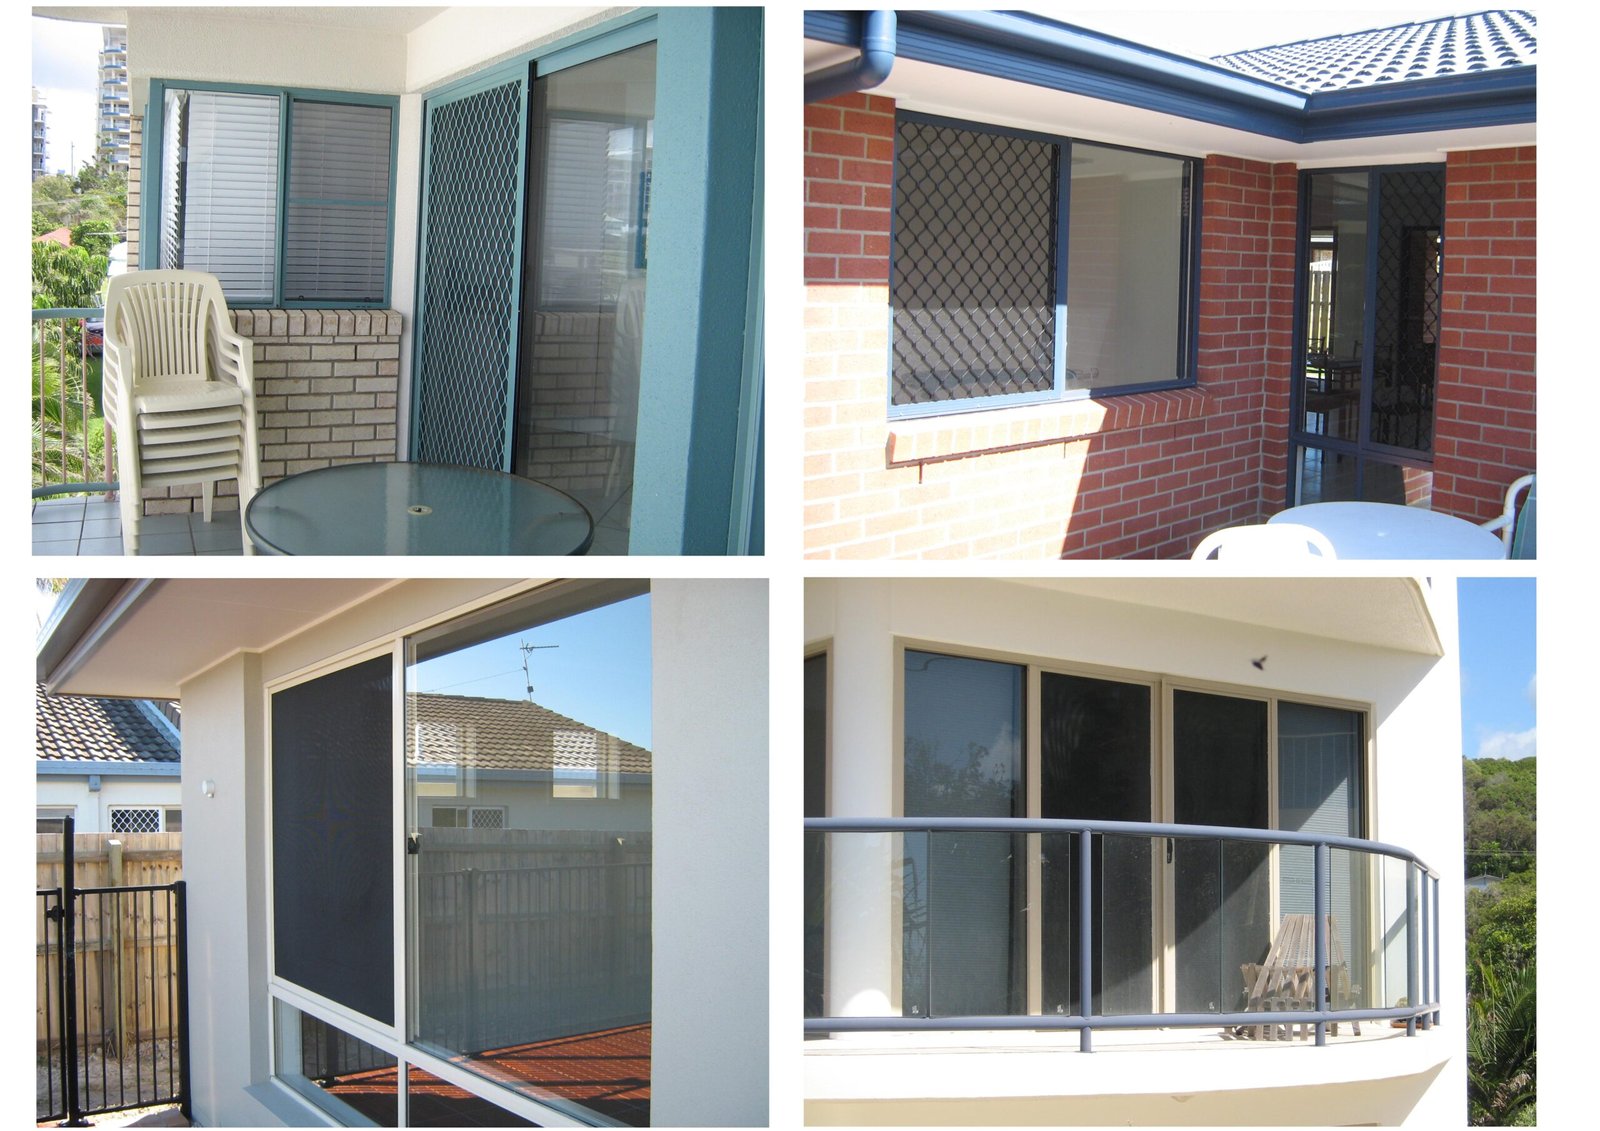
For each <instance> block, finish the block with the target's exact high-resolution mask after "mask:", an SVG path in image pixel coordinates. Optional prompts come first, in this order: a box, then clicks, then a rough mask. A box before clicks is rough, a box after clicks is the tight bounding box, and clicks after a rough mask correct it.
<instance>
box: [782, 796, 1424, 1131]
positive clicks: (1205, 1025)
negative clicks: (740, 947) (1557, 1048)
mask: <svg viewBox="0 0 1600 1131" xmlns="http://www.w3.org/2000/svg"><path fill="white" fill-rule="evenodd" d="M805 827H806V857H805V862H806V880H805V888H806V913H805V922H806V940H805V962H806V979H805V991H806V994H805V1004H806V1020H805V1032H806V1036H807V1038H808V1043H807V1057H806V1060H807V1068H806V1074H807V1086H806V1094H807V1104H808V1107H807V1118H808V1121H810V1122H822V1123H834V1122H843V1123H849V1122H857V1123H859V1122H894V1123H900V1122H912V1123H942V1122H950V1121H956V1122H970V1121H973V1120H976V1121H977V1122H983V1123H996V1124H1004V1123H1017V1122H1038V1121H1044V1122H1126V1121H1127V1118H1128V1117H1129V1114H1130V1113H1136V1114H1137V1117H1136V1118H1134V1120H1133V1121H1134V1122H1150V1123H1161V1122H1167V1123H1171V1122H1191V1121H1193V1122H1208V1121H1214V1119H1218V1120H1220V1121H1222V1122H1230V1123H1238V1122H1256V1121H1257V1119H1256V1118H1254V1117H1248V1118H1247V1117H1245V1116H1244V1115H1242V1114H1241V1112H1244V1111H1249V1112H1253V1113H1257V1114H1259V1115H1260V1116H1261V1118H1262V1119H1265V1120H1266V1121H1268V1122H1306V1121H1307V1118H1306V1113H1305V1112H1304V1111H1303V1110H1302V1111H1300V1113H1299V1115H1298V1116H1297V1115H1295V1114H1294V1110H1295V1105H1296V1104H1300V1103H1303V1102H1305V1101H1306V1100H1307V1098H1308V1097H1309V1096H1310V1094H1311V1093H1310V1092H1309V1091H1305V1090H1306V1089H1317V1090H1320V1091H1319V1094H1321V1095H1322V1096H1323V1101H1320V1102H1326V1103H1331V1104H1333V1105H1335V1106H1333V1107H1330V1108H1327V1109H1326V1110H1328V1111H1336V1112H1337V1114H1338V1118H1337V1119H1335V1120H1333V1121H1334V1122H1340V1123H1344V1122H1388V1121H1390V1117H1391V1116H1392V1115H1393V1113H1394V1112H1396V1111H1397V1110H1398V1111H1404V1110H1408V1105H1409V1104H1412V1103H1415V1100H1416V1096H1418V1095H1420V1094H1421V1092H1422V1090H1424V1089H1425V1087H1426V1081H1427V1080H1428V1079H1431V1076H1432V1074H1433V1073H1434V1072H1436V1071H1437V1069H1438V1066H1439V1065H1440V1064H1441V1063H1442V1062H1443V1061H1444V1060H1445V1059H1446V1058H1447V1057H1448V1056H1449V1055H1450V1051H1451V1050H1450V1046H1449V1045H1448V1043H1447V1041H1448V1038H1443V1039H1433V1034H1432V1032H1431V1031H1432V1030H1433V1029H1434V1028H1435V1027H1436V1026H1438V1025H1439V1024H1440V1022H1441V1016H1440V1009H1439V996H1440V995H1439V984H1440V983H1439V968H1440V967H1439V961H1440V955H1439V934H1440V932H1439V922H1440V920H1439V877H1438V875H1437V873H1435V872H1433V871H1432V870H1431V869H1429V868H1428V867H1427V866H1426V865H1425V864H1423V863H1422V862H1421V861H1420V860H1418V859H1417V858H1416V856H1415V855H1413V854H1412V853H1410V852H1408V851H1407V850H1405V849H1403V848H1398V847H1395V846H1392V845H1387V844H1382V843H1379V842H1375V841H1367V840H1359V839H1356V838H1351V837H1344V836H1331V835H1319V834H1313V833H1291V832H1284V831H1268V830H1258V829H1242V828H1238V829H1236V828H1221V827H1215V826H1202V825H1180V824H1151V823H1142V822H1117V821H1087V820H1041V819H1009V820H1001V819H989V818H959V817H957V818H928V817H919V818H899V819H865V818H813V819H808V820H807V821H806V823H805ZM1085 940H1087V945H1085V944H1084V943H1085ZM1085 986H1087V987H1089V993H1088V995H1087V1001H1085V994H1084V993H1083V992H1082V988H1083V987H1085ZM1407 1038H1412V1039H1410V1040H1408V1039H1407ZM1314 1050H1315V1051H1314ZM1000 1054H1003V1055H1000ZM1086 1054H1090V1055H1086ZM1219 1056H1221V1057H1222V1059H1220V1060H1219V1059H1218V1058H1219ZM1268 1056H1270V1057H1271V1059H1270V1060H1269V1061H1263V1059H1262V1058H1263V1057H1268ZM1091 1066H1092V1067H1091ZM1042 1081H1048V1083H1042ZM1245 1093H1248V1094H1249V1098H1248V1100H1246V1099H1244V1098H1242V1097H1243V1096H1244V1094H1245ZM1191 1098H1193V1099H1195V1100H1196V1103H1195V1107H1194V1108H1193V1109H1192V1110H1189V1111H1187V1112H1184V1113H1179V1112H1177V1111H1176V1110H1173V1109H1171V1107H1170V1105H1171V1104H1172V1103H1173V1102H1174V1101H1175V1100H1188V1099H1191ZM1069 1099H1070V1101H1071V1105H1073V1106H1072V1107H1071V1114H1070V1118H1069V1116H1068V1113H1067V1111H1066V1110H1064V1109H1063V1108H1061V1107H1060V1106H1055V1105H1060V1104H1065V1103H1067V1101H1068V1100H1069ZM1246 1103H1248V1105H1249V1106H1248V1107H1246V1106H1241V1105H1243V1104H1246ZM973 1105H977V1106H973ZM1208 1105H1211V1106H1210V1107H1208ZM1213 1108H1214V1110H1213ZM1208 1110H1211V1111H1212V1115H1205V1114H1204V1112H1205V1111H1208ZM891 1112H892V1114H890V1113H891ZM874 1113H876V1114H874ZM1311 1121H1314V1122H1324V1121H1327V1119H1326V1116H1325V1115H1324V1116H1318V1117H1317V1118H1315V1119H1313V1120H1311Z"/></svg>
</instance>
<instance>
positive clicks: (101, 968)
mask: <svg viewBox="0 0 1600 1131" xmlns="http://www.w3.org/2000/svg"><path fill="white" fill-rule="evenodd" d="M61 826H62V838H61V841H62V861H61V865H62V866H61V876H62V886H61V887H57V888H48V889H41V890H40V891H39V893H38V899H39V905H38V927H37V931H38V934H37V939H38V954H39V960H38V994H39V997H38V1016H39V1025H38V1032H37V1035H36V1039H37V1041H38V1062H39V1073H38V1090H37V1096H38V1104H37V1107H38V1119H39V1121H40V1122H41V1123H42V1122H45V1121H47V1120H61V1121H63V1122H64V1123H65V1125H67V1126H84V1125H85V1123H86V1120H85V1118H84V1117H85V1116H89V1115H100V1114H103V1113H106V1112H113V1111H126V1110H129V1109H131V1108H140V1107H150V1106H154V1105H158V1104H177V1105H178V1106H179V1108H180V1109H181V1110H182V1112H183V1114H184V1117H185V1118H190V1117H191V1112H190V1097H189V988H188V982H189V977H188V975H189V962H188V942H187V939H188V929H187V922H188V915H187V905H186V902H185V900H186V896H185V889H184V883H183V881H182V880H179V881H177V882H176V883H172V884H164V885H156V886H144V887H112V888H78V887H76V886H75V882H74V881H75V876H74V867H75V861H74V859H73V831H74V830H73V822H72V818H70V817H67V818H63V819H62V821H61Z"/></svg>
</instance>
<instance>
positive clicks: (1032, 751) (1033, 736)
mask: <svg viewBox="0 0 1600 1131" xmlns="http://www.w3.org/2000/svg"><path fill="white" fill-rule="evenodd" d="M907 652H932V653H934V654H936V655H941V656H949V657H953V658H957V659H966V660H984V661H989V662H992V663H1002V664H1012V665H1016V666H1018V667H1020V668H1021V669H1022V672H1023V701H1022V709H1023V715H1024V733H1023V749H1022V790H1023V795H1024V806H1025V809H1026V812H1027V815H1028V816H1029V817H1030V818H1033V817H1037V816H1038V815H1039V813H1040V809H1041V805H1042V800H1043V798H1042V789H1041V783H1042V773H1043V764H1042V755H1043V751H1042V740H1043V738H1042V724H1043V720H1042V718H1041V712H1042V700H1041V694H1042V692H1041V677H1042V676H1043V675H1045V674H1056V675H1066V676H1076V677H1080V678H1085V679H1095V680H1104V681H1108V682H1114V683H1125V684H1133V685H1138V686H1143V687H1146V688H1148V689H1149V692H1150V716H1151V719H1150V722H1151V731H1150V811H1151V814H1152V817H1151V821H1152V822H1155V823H1163V822H1169V821H1171V820H1172V813H1173V805H1174V797H1173V776H1174V753H1173V743H1174V741H1175V738H1176V730H1177V728H1176V724H1175V721H1174V706H1173V693H1174V692H1178V691H1185V692H1194V693H1198V694H1204V695H1218V696H1226V697H1230V698H1239V699H1250V700H1255V701H1258V702H1264V703H1265V704H1266V705H1267V749H1268V762H1267V783H1266V788H1267V803H1268V828H1269V829H1271V830H1275V831H1282V815H1281V812H1280V805H1279V802H1280V798H1279V783H1280V777H1279V764H1280V759H1281V750H1280V735H1279V726H1278V711H1279V705H1280V704H1281V703H1283V702H1290V703H1295V704H1303V705H1306V706H1313V707H1326V708H1331V709H1334V710H1342V711H1349V712H1351V713H1353V714H1356V715H1359V716H1360V718H1361V726H1362V734H1361V751H1360V755H1359V758H1358V767H1357V768H1358V772H1359V775H1360V781H1359V783H1358V789H1357V796H1358V801H1359V821H1358V823H1359V825H1360V831H1359V832H1358V833H1357V836H1359V837H1361V838H1362V839H1367V840H1371V839H1373V838H1374V836H1375V833H1374V827H1373V822H1374V815H1375V814H1376V813H1377V812H1378V807H1379V806H1378V796H1377V773H1376V766H1377V729H1376V727H1375V725H1374V720H1375V719H1376V717H1377V706H1376V704H1375V703H1372V702H1370V701H1363V700H1355V699H1343V698H1339V697H1337V696H1329V695H1320V694H1310V693H1306V694H1301V693H1298V692H1291V691H1287V690H1283V689H1275V688H1268V687H1257V686H1252V685H1248V684H1235V683H1226V682H1221V681H1217V680H1209V679H1204V678H1194V677H1186V676H1177V675H1172V674H1170V673H1163V672H1156V671H1145V670H1138V669H1127V668H1117V667H1110V666H1105V665H1099V664H1095V663H1092V662H1079V661H1075V660H1072V659H1065V658H1062V659H1057V658H1052V657H1047V656H1042V655H1034V654H1023V653H1016V652H1008V651H1003V650H998V649H991V648H986V647H984V646H982V645H967V644H961V643H956V642H953V641H948V640H944V641H941V640H934V639H927V638H922V637H910V636H898V635H897V636H895V637H894V641H893V663H894V704H893V710H894V732H893V733H894V739H893V747H892V749H893V754H892V757H893V785H892V790H893V793H892V796H893V800H894V805H893V810H894V811H893V812H892V813H891V814H890V815H891V816H894V817H904V816H905V815H906V813H905V732H906V718H905V712H906V693H905V665H906V653H907ZM807 655H808V657H809V655H810V653H809V652H808V654H807ZM831 731H832V720H831V718H830V720H829V734H830V740H831ZM828 812H829V815H832V812H833V810H832V806H831V798H830V806H829V810H828ZM1027 835H1029V839H1030V843H1033V844H1036V843H1037V835H1038V834H1027ZM1278 855H1279V854H1278V853H1276V852H1274V853H1273V854H1272V864H1271V873H1270V874H1271V880H1270V891H1271V898H1272V900H1273V903H1274V907H1276V904H1277V901H1278V899H1279V897H1280V891H1279V870H1280V864H1279V860H1278ZM1151 867H1152V873H1151V878H1152V888H1151V898H1152V901H1153V906H1152V915H1151V929H1152V934H1151V955H1152V979H1153V1000H1152V1003H1151V1005H1152V1010H1153V1011H1156V1012H1159V1011H1161V1009H1163V1008H1171V1006H1173V1005H1175V1004H1176V1000H1177V999H1176V993H1175V976H1176V967H1175V955H1174V951H1173V948H1172V947H1171V946H1169V938H1168V928H1169V925H1171V924H1173V923H1174V922H1175V919H1174V916H1175V907H1174V896H1175V888H1174V885H1173V884H1172V883H1169V882H1168V881H1167V880H1166V879H1164V878H1163V875H1162V873H1163V869H1164V865H1163V864H1162V863H1161V862H1160V861H1159V860H1157V859H1156V854H1154V853H1152V862H1151ZM1024 873H1025V879H1024V885H1025V886H1024V893H1023V894H1024V895H1025V896H1026V900H1025V902H1026V904H1027V906H1028V907H1029V908H1030V911H1029V913H1028V915H1027V916H1026V919H1025V922H1024V923H1023V924H1022V926H1021V927H1020V928H1016V929H1020V930H1022V931H1023V932H1024V933H1025V935H1026V937H1025V938H1024V940H1023V947H1024V952H1025V965H1026V969H1025V976H1024V981H1025V984H1024V999H1025V1001H1026V1002H1027V1009H1028V1015H1029V1016H1038V1015H1040V1014H1041V1013H1042V1011H1043V1009H1042V981H1043V965H1042V946H1043V931H1042V923H1043V920H1042V916H1041V914H1040V912H1039V911H1038V910H1037V909H1038V908H1039V907H1040V906H1041V900H1042V898H1043V896H1042V891H1043V889H1042V882H1043V881H1042V876H1041V874H1040V863H1039V860H1038V859H1037V854H1036V852H1033V851H1030V853H1029V859H1028V860H1027V861H1026V863H1025V868H1024ZM892 920H893V922H892V933H891V937H893V938H899V937H900V932H901V908H900V905H899V903H898V902H897V901H896V902H893V903H892ZM894 963H895V970H894V976H893V978H892V980H891V984H890V986H889V987H888V989H889V1002H890V1007H891V1009H893V1010H896V1011H899V1010H901V1009H902V1008H903V1003H902V999H901V984H900V972H899V971H900V959H899V955H898V954H896V956H895V959H894ZM825 969H826V967H825ZM824 1001H825V1002H826V1001H827V997H826V988H825V990H824Z"/></svg>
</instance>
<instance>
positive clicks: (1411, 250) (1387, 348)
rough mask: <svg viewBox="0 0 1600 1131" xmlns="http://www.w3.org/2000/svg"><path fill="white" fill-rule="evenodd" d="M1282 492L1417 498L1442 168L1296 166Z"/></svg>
mask: <svg viewBox="0 0 1600 1131" xmlns="http://www.w3.org/2000/svg"><path fill="white" fill-rule="evenodd" d="M1301 200H1302V209H1303V211H1304V214H1305V227H1304V231H1305V242H1304V244H1303V245H1302V247H1301V259H1300V264H1301V280H1300V290H1301V294H1302V296H1303V298H1302V308H1301V319H1300V326H1301V331H1300V335H1299V340H1298V342H1297V343H1296V357H1297V358H1298V359H1299V361H1300V363H1301V364H1300V367H1299V369H1298V372H1299V373H1300V375H1301V376H1300V380H1298V381H1297V382H1296V387H1295V389H1294V392H1293V394H1292V396H1293V402H1294V404H1293V408H1294V413H1293V418H1292V421H1293V422H1292V425H1291V433H1292V435H1291V440H1292V444H1291V451H1292V460H1293V467H1292V468H1291V470H1292V473H1293V474H1292V476H1291V490H1292V499H1291V501H1292V502H1295V503H1316V502H1330V501H1337V500H1346V499H1364V500H1369V501H1375V502H1389V503H1402V504H1406V505H1410V506H1423V507H1425V506H1428V505H1429V502H1430V500H1431V498H1432V483H1433V472H1432V462H1433V414H1434V381H1435V373H1436V368H1437V362H1438V345H1439V323H1440V312H1441V309H1442V294H1443V278H1442V274H1443V243H1442V233H1443V226H1444V172H1443V170H1442V169H1439V168H1436V167H1424V168H1407V169H1393V170H1366V169H1362V170H1354V171H1340V172H1317V173H1306V174H1304V178H1303V185H1302V196H1301Z"/></svg>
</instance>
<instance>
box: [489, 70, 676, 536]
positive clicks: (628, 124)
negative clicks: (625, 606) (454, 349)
mask: <svg viewBox="0 0 1600 1131" xmlns="http://www.w3.org/2000/svg"><path fill="white" fill-rule="evenodd" d="M655 84H656V47H655V44H653V43H649V44H645V45H643V46H640V47H634V48H631V49H629V50H627V51H622V52H619V53H617V54H615V55H608V56H606V57H604V58H601V59H596V60H593V61H591V62H587V63H581V64H579V65H577V66H574V67H569V68H567V69H565V70H561V71H557V72H555V73H554V74H550V75H544V76H541V77H538V78H536V79H534V81H533V84H532V88H531V100H532V105H531V110H530V117H531V121H532V123H533V125H532V130H531V134H530V138H529V144H530V149H531V157H530V168H531V169H532V173H531V175H530V178H529V189H528V222H527V247H526V249H525V251H524V256H523V263H524V270H525V271H526V273H527V286H526V288H525V291H526V293H527V294H528V296H529V302H528V304H527V309H526V310H525V312H524V316H523V345H522V364H521V377H520V384H519V390H518V410H517V437H516V448H515V456H514V459H513V464H512V470H513V471H514V472H515V473H516V474H518V475H524V476H527V477H528V478H530V479H539V480H543V481H544V482H547V483H551V484H553V485H555V486H556V487H559V488H561V489H562V490H563V491H566V492H567V493H568V494H570V495H573V496H574V497H576V498H577V499H579V500H580V501H581V502H582V503H583V504H584V505H585V506H587V507H588V508H589V510H590V513H592V514H593V515H594V518H595V524H596V527H597V531H596V538H595V543H594V546H593V549H592V552H595V553H608V552H609V553H626V552H627V548H628V529H629V515H630V509H631V507H632V502H633V500H632V489H633V460H634V444H635V439H636V436H637V431H638V416H639V378H640V362H641V358H642V356H643V343H644V296H645V275H646V271H647V269H648V265H649V259H650V240H649V229H650V178H651V172H652V153H653V149H654V144H655Z"/></svg>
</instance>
